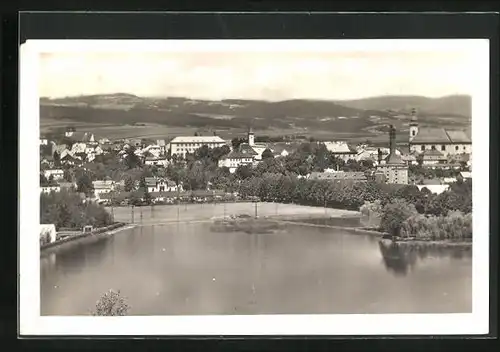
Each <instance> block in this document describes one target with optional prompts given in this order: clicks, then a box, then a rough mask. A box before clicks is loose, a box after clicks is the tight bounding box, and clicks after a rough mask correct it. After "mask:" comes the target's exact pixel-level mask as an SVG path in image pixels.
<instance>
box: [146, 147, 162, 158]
mask: <svg viewBox="0 0 500 352" xmlns="http://www.w3.org/2000/svg"><path fill="white" fill-rule="evenodd" d="M143 151H144V153H145V154H146V155H147V154H148V153H149V154H150V155H151V156H153V157H155V158H159V157H160V155H163V154H164V153H165V148H164V147H160V146H159V145H148V146H147V147H145V148H144V149H143Z"/></svg>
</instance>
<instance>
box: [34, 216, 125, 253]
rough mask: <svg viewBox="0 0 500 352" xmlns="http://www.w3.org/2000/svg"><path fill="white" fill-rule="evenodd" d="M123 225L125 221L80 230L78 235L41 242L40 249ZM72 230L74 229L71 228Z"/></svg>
mask: <svg viewBox="0 0 500 352" xmlns="http://www.w3.org/2000/svg"><path fill="white" fill-rule="evenodd" d="M125 225H126V223H123V222H118V223H114V224H112V225H109V226H105V227H100V228H97V229H95V230H93V231H91V232H83V231H80V234H78V235H73V236H69V237H66V238H64V239H61V240H57V241H55V242H50V243H45V244H42V245H40V249H41V250H43V249H47V248H51V247H56V246H59V245H61V244H64V243H67V242H72V241H75V240H78V239H82V238H86V237H90V236H93V235H98V234H102V233H105V232H108V231H112V230H115V229H117V228H120V227H123V226H125ZM72 230H73V231H74V229H72ZM65 231H68V229H67V228H65Z"/></svg>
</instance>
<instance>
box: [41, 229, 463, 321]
mask: <svg viewBox="0 0 500 352" xmlns="http://www.w3.org/2000/svg"><path fill="white" fill-rule="evenodd" d="M450 251H451V250H449V249H448V250H433V251H429V250H426V249H420V250H410V251H409V250H408V249H402V248H398V247H394V246H392V247H390V246H384V245H381V244H380V243H379V241H378V239H376V238H374V237H372V236H369V235H359V234H352V233H348V232H343V231H339V230H333V229H327V228H319V227H311V226H299V225H290V226H288V228H287V230H286V231H285V232H282V233H276V234H272V235H269V234H266V235H249V234H245V233H212V232H210V230H209V224H208V223H191V224H186V223H184V224H172V225H156V226H149V225H148V226H140V227H136V228H133V229H129V230H123V231H121V232H118V233H117V234H116V235H114V236H112V237H109V238H105V239H102V240H100V241H98V242H95V243H90V244H86V245H82V246H73V247H72V248H70V249H67V250H61V251H56V252H53V253H50V254H47V255H44V256H43V257H42V259H41V314H42V315H80V314H88V313H89V311H90V310H92V309H93V308H94V306H95V302H96V300H97V299H98V298H99V297H100V296H101V294H103V293H104V292H105V291H107V290H109V289H111V288H112V289H115V290H120V291H121V292H122V294H123V295H124V296H126V297H127V299H128V303H129V304H130V306H131V307H132V309H131V311H130V314H134V315H177V314H186V315H204V314H319V313H326V314H328V313H330V314H333V313H448V312H450V313H451V312H457V313H458V312H460V313H461V312H464V313H465V312H471V310H472V258H471V256H470V253H465V254H464V253H463V252H461V250H458V252H457V250H452V251H451V252H450Z"/></svg>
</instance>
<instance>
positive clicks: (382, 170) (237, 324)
mask: <svg viewBox="0 0 500 352" xmlns="http://www.w3.org/2000/svg"><path fill="white" fill-rule="evenodd" d="M488 55H489V54H488V41H487V40H486V41H485V40H470V39H468V40H466V39H463V40H461V39H454V40H444V39H443V40H437V39H436V40H410V39H408V40H406V39H405V40H403V39H401V40H210V41H209V40H197V41H193V40H190V41H182V40H161V41H123V40H88V41H77V40H53V41H28V42H27V43H26V44H24V45H23V47H22V48H21V54H20V58H21V83H20V87H21V91H20V102H21V107H20V112H21V118H20V140H21V147H20V148H21V154H20V155H21V159H20V161H21V169H20V173H21V185H22V186H21V191H20V200H21V203H23V204H24V205H23V204H22V205H21V218H20V219H21V222H22V223H21V237H20V260H21V265H20V270H21V284H20V285H21V318H22V319H21V325H22V323H23V317H24V318H25V319H24V321H25V326H27V327H26V329H27V330H29V331H31V332H34V331H35V330H36V329H38V330H39V331H41V332H40V333H41V334H65V333H67V334H78V333H80V332H82V333H90V332H92V333H95V334H99V333H103V331H107V333H112V332H113V331H114V332H117V331H118V329H119V328H124V326H125V325H124V324H126V323H127V322H129V324H128V325H127V326H128V329H129V330H127V331H129V332H128V333H133V331H136V332H137V331H138V332H140V333H151V334H159V331H160V330H158V329H160V328H162V327H163V328H164V329H166V330H165V331H167V330H168V329H171V330H169V331H170V332H171V333H175V334H182V333H186V334H187V333H195V332H205V333H207V334H211V333H214V334H215V333H223V332H225V331H238V332H239V333H254V332H256V333H265V332H264V331H263V330H264V329H265V328H266V327H267V328H270V329H277V330H274V331H278V332H279V333H286V331H285V328H284V327H283V326H282V325H280V324H282V323H283V322H286V321H287V319H289V321H290V322H293V323H292V324H295V325H294V327H293V329H292V330H291V331H293V332H295V333H296V332H297V331H299V330H298V329H299V328H298V325H297V324H299V323H298V322H299V321H302V323H301V324H303V325H302V326H303V327H304V326H305V330H304V331H308V332H309V333H311V330H310V329H312V327H313V326H316V327H317V326H322V328H321V329H318V330H317V331H318V333H321V331H323V332H325V331H329V332H330V333H331V334H335V332H336V331H338V333H339V334H341V333H346V332H348V333H350V334H354V333H355V331H354V329H358V330H356V331H359V332H360V333H364V334H366V333H370V331H372V330H373V331H374V332H373V333H376V331H375V330H376V329H380V330H381V333H383V331H385V332H386V333H387V331H389V332H391V331H393V332H398V331H399V332H400V333H404V332H406V333H411V331H410V330H411V329H412V328H413V331H417V330H418V328H416V325H418V324H420V325H421V326H422V329H424V330H422V331H427V330H425V329H430V328H431V327H434V328H437V329H447V328H449V329H450V333H453V331H451V330H452V329H455V328H456V331H458V332H462V333H463V332H466V331H468V330H466V329H469V330H474V328H477V329H485V328H486V329H487V324H488V321H487V318H488V309H489V308H488V260H489V259H488V253H489V248H488V241H489V230H488V221H489V220H488V212H489V210H488V196H487V195H488V178H487V177H488V176H487V174H488V157H489V154H488V153H489V149H488V143H489V142H488V135H489V127H488V124H489V105H488V104H489V103H488V96H489V90H488V79H489V78H488V66H489V64H488ZM23 141H24V142H23ZM23 143H24V145H23ZM473 154H474V158H473ZM24 157H26V159H24ZM23 159H24V162H23ZM473 164H474V165H473ZM23 175H24V176H23ZM23 177H24V181H23ZM473 186H474V187H473ZM23 190H24V191H23ZM473 191H474V192H473ZM473 204H474V207H473ZM23 224H24V225H23ZM37 237H38V240H37ZM23 270H24V271H23ZM23 280H24V281H23ZM111 316H113V317H115V318H116V316H119V317H120V319H118V320H116V319H115V320H114V323H112V324H114V325H113V326H111V323H109V320H106V319H105V318H106V317H111ZM103 317H104V318H103ZM266 317H267V318H268V320H266ZM149 318H151V319H153V320H148V319H149ZM163 318H165V319H169V320H154V319H163ZM309 318H310V319H312V320H311V324H312V325H310V326H311V328H310V329H309V328H308V327H307V325H308V323H307V321H308V320H307V319H309ZM44 319H45V320H44ZM61 319H63V320H61ZM64 319H67V322H66V323H65V320H64ZM79 319H80V320H79ZM89 319H90V320H89ZM127 319H129V320H127ZM134 319H136V320H134ZM176 319H177V320H176ZM182 319H188V320H182ZM193 319H194V320H193ZM210 319H213V320H210ZM245 319H246V320H245ZM259 319H261V320H259ZM273 319H274V320H273ZM294 319H295V320H294ZM301 319H302V320H301ZM314 319H316V320H314ZM318 319H319V320H318ZM321 319H326V320H321ZM328 319H330V320H328ZM383 319H387V320H383ZM398 319H399V320H398ZM195 320H196V321H197V322H198V323H197V324H200V325H196V326H198V327H196V328H195V325H193V324H194V323H192V324H191V323H189V322H194V321H195ZM160 321H161V322H160ZM163 321H165V323H162V322H163ZM261 321H262V323H260V322H261ZM321 321H324V323H321ZM153 322H154V323H153ZM211 322H213V323H211ZM359 322H361V323H359ZM78 324H82V325H80V326H81V329H80V330H78V329H77V327H78V326H79V325H78ZM100 324H105V325H106V324H107V325H106V326H107V328H102V329H101V330H100V331H94V330H93V329H95V330H97V329H98V328H97V326H100ZM221 324H222V325H224V329H227V330H221V329H223V328H222V325H221ZM363 324H365V325H366V326H365V327H362V325H363ZM459 324H462V325H463V326H462V327H461V328H460V327H459ZM146 326H148V327H149V328H150V330H147V329H148V328H147V327H146ZM152 326H154V327H152ZM249 326H251V327H249ZM65 327H66V328H68V329H69V330H71V329H72V330H71V331H69V330H68V331H64V329H65ZM356 327H357V328H356ZM405 327H406V328H408V329H407V330H404V328H405ZM183 328H186V330H185V331H186V332H183V331H184V330H183V331H181V329H183ZM134 329H135V330H134ZM308 329H309V330H308ZM370 329H372V330H370ZM384 329H386V330H384ZM391 329H392V330H391ZM243 330H244V331H243ZM382 330H383V331H382ZM120 331H122V330H120ZM123 331H124V330H123ZM145 331H147V332H145ZM242 331H243V332H242ZM443 331H444V330H443ZM166 333H168V332H166ZM270 333H272V332H270ZM312 333H314V332H312ZM122 334H125V332H122Z"/></svg>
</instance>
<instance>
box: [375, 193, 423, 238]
mask: <svg viewBox="0 0 500 352" xmlns="http://www.w3.org/2000/svg"><path fill="white" fill-rule="evenodd" d="M417 215H418V212H417V209H416V208H415V206H414V205H413V204H410V203H408V202H406V201H405V200H404V199H401V198H396V199H394V200H392V201H391V202H389V203H387V204H386V205H385V206H384V207H383V208H382V215H381V217H380V228H381V229H382V230H383V231H385V232H388V233H389V234H390V235H392V236H399V235H400V232H401V228H402V226H403V223H404V222H405V221H406V220H407V219H408V218H409V217H412V216H417Z"/></svg>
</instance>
